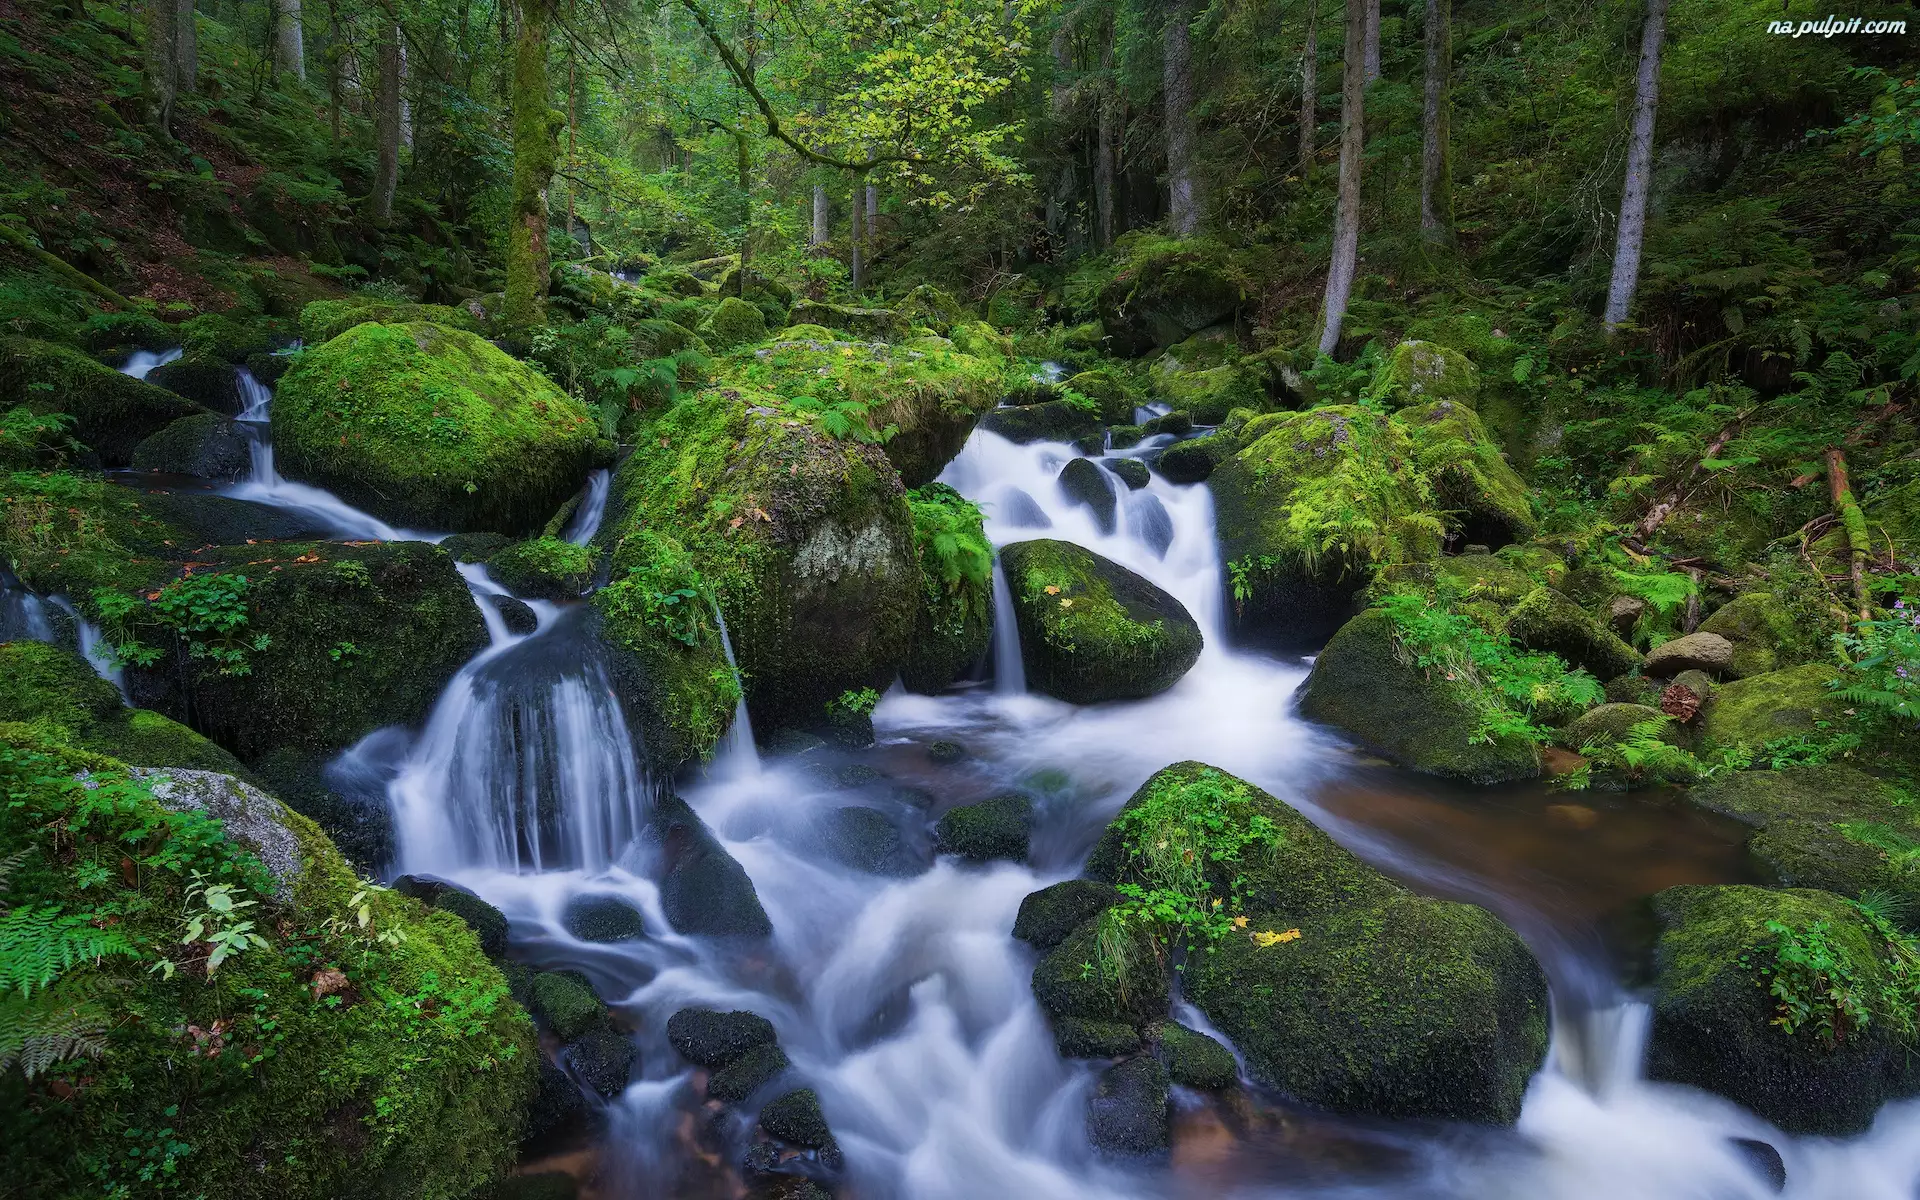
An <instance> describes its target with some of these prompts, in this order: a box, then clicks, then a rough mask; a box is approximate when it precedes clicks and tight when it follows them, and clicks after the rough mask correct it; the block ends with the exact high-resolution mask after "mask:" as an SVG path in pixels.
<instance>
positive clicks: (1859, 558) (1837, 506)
mask: <svg viewBox="0 0 1920 1200" xmlns="http://www.w3.org/2000/svg"><path fill="white" fill-rule="evenodd" d="M1827 494H1828V496H1830V497H1831V498H1832V499H1833V509H1834V511H1835V512H1836V513H1838V514H1839V515H1840V528H1841V530H1842V531H1843V532H1844V533H1845V534H1846V536H1847V576H1848V578H1849V579H1850V580H1851V582H1852V584H1853V603H1854V607H1855V608H1857V609H1858V610H1859V612H1860V619H1861V620H1862V621H1865V620H1868V619H1870V618H1871V616H1872V610H1871V608H1870V606H1869V605H1868V604H1867V576H1866V567H1867V558H1868V556H1869V555H1870V554H1872V553H1873V537H1872V535H1871V534H1870V533H1868V531H1867V518H1866V517H1865V516H1864V515H1863V514H1862V513H1861V511H1860V505H1859V503H1858V502H1857V501H1856V500H1854V498H1853V485H1852V484H1851V483H1849V482H1848V480H1847V456H1846V455H1845V454H1844V453H1843V452H1842V451H1841V450H1840V448H1839V447H1837V446H1829V447H1828V448H1827Z"/></svg>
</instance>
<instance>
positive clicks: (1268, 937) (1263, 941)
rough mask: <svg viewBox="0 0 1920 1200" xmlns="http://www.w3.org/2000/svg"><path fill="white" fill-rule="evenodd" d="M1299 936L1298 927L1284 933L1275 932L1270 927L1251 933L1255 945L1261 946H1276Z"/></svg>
mask: <svg viewBox="0 0 1920 1200" xmlns="http://www.w3.org/2000/svg"><path fill="white" fill-rule="evenodd" d="M1299 936H1300V931H1299V930H1298V929H1289V930H1287V931H1286V932H1285V933H1275V932H1273V931H1272V930H1271V929H1263V930H1261V931H1260V932H1258V933H1256V934H1254V935H1253V940H1254V942H1255V943H1256V944H1257V945H1261V946H1278V945H1281V944H1283V943H1286V942H1291V941H1294V940H1296V939H1298V938H1299Z"/></svg>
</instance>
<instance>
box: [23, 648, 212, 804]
mask: <svg viewBox="0 0 1920 1200" xmlns="http://www.w3.org/2000/svg"><path fill="white" fill-rule="evenodd" d="M0 722H19V723H22V724H25V725H29V726H32V727H34V728H36V729H38V730H39V731H40V732H41V734H42V735H43V736H46V737H49V738H52V739H54V740H55V741H59V742H61V743H64V744H67V745H71V746H76V747H79V748H80V749H84V750H91V751H95V752H96V753H99V754H105V755H107V756H109V757H111V758H117V759H119V760H121V761H122V762H125V763H129V764H131V765H133V766H136V767H191V768H194V769H197V770H203V771H219V772H222V773H224V774H228V775H243V774H245V769H244V768H243V767H241V765H240V763H239V760H237V759H235V758H234V757H233V755H231V754H229V753H227V752H226V751H225V750H222V749H221V748H220V747H219V746H216V745H214V744H213V743H212V742H210V741H208V740H207V739H206V738H204V737H202V736H200V735H199V734H197V733H195V732H194V731H193V730H191V729H188V728H187V727H186V726H185V725H181V724H179V723H178V722H175V721H171V720H168V719H167V718H166V717H163V716H161V715H160V714H159V713H157V712H151V711H149V710H147V709H144V708H128V707H126V706H125V705H124V704H123V703H121V700H120V693H119V692H118V691H116V690H114V686H113V685H112V684H110V683H108V682H107V681H106V680H104V679H102V678H100V676H98V675H97V674H95V673H94V671H93V669H92V668H91V667H89V666H88V665H87V664H86V663H85V662H84V661H82V660H81V659H80V657H79V656H78V655H75V654H71V653H69V652H67V651H65V650H62V649H60V648H59V647H57V646H51V645H48V644H46V643H45V642H27V641H19V642H0Z"/></svg>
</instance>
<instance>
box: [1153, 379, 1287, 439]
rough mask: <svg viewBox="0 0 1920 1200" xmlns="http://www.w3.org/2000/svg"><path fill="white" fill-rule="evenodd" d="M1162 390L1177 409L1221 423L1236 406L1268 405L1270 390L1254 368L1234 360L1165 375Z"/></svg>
mask: <svg viewBox="0 0 1920 1200" xmlns="http://www.w3.org/2000/svg"><path fill="white" fill-rule="evenodd" d="M1159 383H1160V391H1161V393H1162V394H1163V395H1165V396H1166V398H1167V402H1168V403H1169V404H1171V405H1173V406H1174V407H1175V408H1176V409H1180V410H1183V411H1185V412H1189V413H1192V414H1193V419H1194V421H1195V422H1196V423H1197V424H1201V425H1218V424H1219V423H1220V422H1222V421H1224V420H1226V419H1227V414H1228V413H1230V412H1232V411H1233V410H1234V409H1236V408H1250V409H1254V410H1259V409H1261V408H1264V407H1266V403H1267V391H1266V388H1265V387H1264V386H1263V385H1262V384H1261V382H1260V378H1259V376H1258V375H1257V374H1255V373H1254V372H1252V371H1249V370H1246V369H1244V368H1242V367H1239V366H1237V365H1234V364H1227V365H1224V366H1218V367H1210V368H1208V369H1207V370H1204V371H1180V372H1177V373H1175V374H1172V375H1167V376H1164V377H1163V378H1162V379H1161V380H1160V381H1159Z"/></svg>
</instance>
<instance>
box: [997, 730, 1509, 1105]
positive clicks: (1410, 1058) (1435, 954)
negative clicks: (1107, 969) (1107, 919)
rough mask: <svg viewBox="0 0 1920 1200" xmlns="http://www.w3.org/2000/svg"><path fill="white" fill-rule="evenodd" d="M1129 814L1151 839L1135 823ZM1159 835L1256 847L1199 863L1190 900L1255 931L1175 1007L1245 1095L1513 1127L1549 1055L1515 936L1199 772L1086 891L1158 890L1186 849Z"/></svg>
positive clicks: (1188, 987)
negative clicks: (1210, 1032)
mask: <svg viewBox="0 0 1920 1200" xmlns="http://www.w3.org/2000/svg"><path fill="white" fill-rule="evenodd" d="M1132 812H1138V813H1140V814H1141V817H1140V821H1144V822H1145V823H1144V824H1141V823H1133V824H1130V823H1129V820H1128V814H1129V813H1132ZM1154 814H1167V815H1166V816H1164V817H1156V816H1154ZM1156 820H1176V821H1177V823H1179V824H1180V825H1181V828H1182V829H1185V828H1191V827H1193V826H1194V825H1198V826H1201V827H1204V828H1207V829H1211V830H1217V831H1219V833H1218V834H1217V836H1225V837H1228V838H1239V837H1245V838H1247V839H1250V843H1251V844H1248V845H1245V846H1243V847H1242V848H1241V849H1240V850H1239V852H1238V853H1237V854H1236V855H1233V856H1231V857H1227V858H1214V857H1210V856H1209V857H1205V858H1204V859H1203V861H1204V862H1205V864H1206V865H1205V867H1204V868H1203V871H1202V877H1203V878H1204V880H1205V885H1206V888H1207V890H1206V892H1205V893H1203V894H1190V893H1182V894H1187V895H1189V901H1190V902H1191V903H1194V904H1197V905H1204V904H1206V900H1207V897H1208V896H1213V897H1217V898H1220V899H1222V900H1225V901H1227V902H1229V903H1231V904H1232V905H1234V906H1235V907H1237V908H1238V909H1239V913H1238V914H1237V915H1238V916H1244V917H1246V918H1247V919H1246V921H1245V922H1244V923H1241V922H1239V921H1238V920H1237V919H1236V920H1234V921H1233V923H1232V926H1231V930H1230V931H1229V932H1226V933H1225V934H1223V935H1222V936H1221V937H1219V939H1218V941H1217V942H1214V943H1212V944H1211V949H1210V952H1208V953H1197V954H1193V955H1191V956H1189V958H1188V960H1187V966H1186V975H1185V982H1184V986H1183V990H1184V991H1185V993H1186V995H1187V997H1188V998H1189V999H1190V1000H1192V1001H1193V1002H1194V1003H1195V1004H1196V1005H1198V1006H1199V1008H1200V1010H1201V1011H1202V1012H1204V1013H1206V1015H1207V1018H1208V1019H1209V1020H1210V1021H1212V1022H1213V1024H1214V1025H1215V1026H1216V1027H1218V1028H1219V1029H1220V1030H1221V1032H1223V1033H1225V1034H1226V1035H1227V1036H1228V1037H1230V1038H1232V1039H1233V1043H1234V1045H1235V1046H1237V1047H1239V1049H1240V1051H1241V1053H1242V1054H1244V1055H1245V1056H1246V1060H1247V1065H1248V1069H1249V1071H1250V1072H1251V1074H1252V1076H1253V1078H1254V1079H1256V1080H1258V1081H1259V1082H1262V1083H1264V1084H1267V1085H1268V1086H1271V1087H1275V1088H1278V1089H1280V1090H1282V1091H1284V1092H1287V1093H1288V1094H1290V1095H1293V1096H1295V1097H1297V1098H1298V1099H1300V1100H1302V1101H1305V1102H1306V1103H1309V1104H1313V1105H1316V1106H1321V1107H1325V1108H1330V1109H1333V1110H1335V1111H1339V1112H1355V1113H1369V1114H1374V1115H1380V1116H1441V1117H1451V1118H1456V1119H1461V1120H1471V1121H1485V1122H1493V1123H1506V1124H1510V1123H1512V1121H1513V1120H1514V1119H1515V1118H1516V1117H1517V1116H1518V1115H1519V1111H1520V1101H1521V1097H1522V1095H1523V1094H1524V1093H1525V1091H1526V1086H1527V1081H1528V1079H1529V1078H1530V1077H1531V1076H1532V1074H1533V1072H1534V1071H1535V1070H1536V1069H1537V1068H1538V1067H1539V1065H1540V1062H1541V1060H1542V1059H1543V1058H1544V1056H1545V1054H1546V1045H1547V991H1546V979H1545V976H1544V975H1543V974H1542V973H1541V970H1540V967H1539V964H1538V963H1536V962H1535V961H1534V959H1533V956H1532V955H1531V954H1530V953H1528V951H1527V949H1526V947H1525V946H1524V945H1523V944H1522V943H1521V942H1520V939H1519V938H1518V937H1517V936H1515V934H1514V933H1513V931H1512V930H1511V929H1508V928H1507V927H1506V926H1505V925H1503V924H1501V922H1500V921H1499V920H1498V919H1496V918H1495V917H1494V916H1493V915H1492V914H1490V913H1488V912H1486V911H1485V910H1484V909H1481V908H1478V907H1475V906H1473V905H1469V904H1458V903H1454V902H1451V901H1443V900H1433V899H1429V898H1427V897H1423V896H1418V895H1415V894H1413V893H1411V892H1409V891H1407V890H1406V889H1405V888H1403V887H1401V886H1400V885H1399V884H1396V883H1394V882H1393V881H1392V880H1390V879H1388V878H1386V877H1385V876H1384V875H1381V874H1380V873H1379V872H1378V871H1375V870H1374V869H1373V868H1372V867H1369V866H1367V865H1366V864H1365V863H1363V862H1361V861H1360V860H1359V859H1357V858H1355V857H1354V856H1353V855H1352V854H1350V853H1349V852H1347V851H1346V850H1344V849H1342V848H1341V847H1340V846H1339V845H1337V844H1336V843H1335V842H1334V841H1333V839H1331V838H1329V837H1328V836H1327V835H1326V834H1324V833H1322V832H1321V831H1320V830H1319V829H1318V828H1317V827H1315V826H1314V824H1313V823H1312V822H1311V821H1308V820H1307V819H1306V818H1304V817H1302V816H1301V815H1300V814H1299V813H1297V812H1295V811H1294V810H1293V809H1292V808H1289V807H1288V806H1287V805H1285V804H1283V803H1281V802H1280V801H1279V800H1277V799H1276V798H1274V797H1273V796H1271V795H1269V794H1267V793H1266V792H1264V791H1261V790H1260V789H1259V788H1256V787H1254V786H1253V785H1251V784H1248V783H1246V782H1244V781H1242V780H1238V779H1235V778H1233V777H1232V776H1230V775H1227V774H1225V773H1224V772H1221V771H1219V770H1217V769H1215V768H1212V767H1208V766H1205V765H1204V764H1201V763H1195V762H1186V763H1177V764H1175V765H1174V766H1171V767H1168V768H1166V769H1165V770H1163V771H1161V772H1160V773H1158V774H1157V775H1155V776H1154V777H1153V778H1152V779H1149V780H1148V781H1147V782H1146V783H1144V784H1142V785H1141V787H1140V790H1139V791H1137V792H1136V793H1135V794H1134V796H1133V797H1132V798H1131V799H1129V800H1128V801H1127V806H1126V808H1125V809H1123V810H1122V816H1121V819H1120V820H1119V821H1116V822H1115V824H1114V825H1111V826H1109V827H1108V829H1107V832H1106V834H1105V835H1103V836H1102V838H1101V841H1100V844H1099V845H1098V846H1096V847H1095V849H1094V852H1093V854H1092V856H1091V857H1090V858H1089V860H1088V863H1087V874H1088V875H1089V876H1091V877H1094V878H1099V879H1103V880H1106V881H1108V882H1112V883H1133V884H1136V885H1140V886H1144V887H1166V886H1168V884H1167V881H1166V880H1165V879H1163V878H1160V877H1159V876H1157V875H1156V874H1155V871H1156V868H1154V867H1153V866H1152V864H1153V863H1154V862H1155V861H1156V860H1155V858H1154V857H1153V856H1154V855H1155V854H1156V853H1157V852H1158V851H1157V847H1158V845H1159V843H1160V842H1163V841H1168V840H1171V839H1172V838H1174V837H1179V836H1185V834H1183V833H1181V832H1180V831H1179V830H1174V831H1169V830H1167V829H1165V828H1163V827H1162V826H1161V825H1159V824H1155V823H1154V822H1155V821H1156ZM1235 844H1238V843H1237V842H1236V843H1235ZM1226 911H1229V912H1231V911H1232V910H1231V909H1228V910H1226ZM1295 930H1297V931H1298V932H1297V933H1295V932H1294V931H1295ZM1073 944H1074V942H1073V939H1071V938H1070V939H1069V940H1068V941H1067V942H1066V943H1064V944H1063V945H1062V947H1061V950H1056V951H1055V952H1054V953H1055V954H1056V955H1057V954H1060V953H1061V952H1062V951H1064V950H1066V949H1067V948H1068V947H1070V946H1072V945H1073ZM1096 961H1097V960H1096ZM1095 974H1096V975H1098V974H1099V972H1095ZM1038 983H1039V981H1038V976H1037V975H1036V980H1035V986H1036V990H1037V988H1038Z"/></svg>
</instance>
